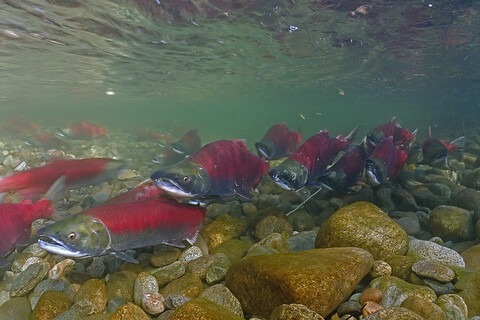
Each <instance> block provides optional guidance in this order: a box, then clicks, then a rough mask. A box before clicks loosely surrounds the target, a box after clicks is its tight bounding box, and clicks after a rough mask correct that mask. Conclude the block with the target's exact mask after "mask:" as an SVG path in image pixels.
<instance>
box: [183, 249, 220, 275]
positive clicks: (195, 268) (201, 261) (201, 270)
mask: <svg viewBox="0 0 480 320" xmlns="http://www.w3.org/2000/svg"><path fill="white" fill-rule="evenodd" d="M222 255H223V254H222ZM217 258H218V255H216V254H210V255H208V256H202V257H200V258H197V259H195V260H193V261H189V262H188V263H186V264H185V269H186V272H188V273H192V274H194V275H196V276H197V277H199V278H200V279H202V280H205V276H206V274H207V269H208V267H209V266H210V265H211V264H212V263H213V262H214V261H215V260H216V259H217Z"/></svg>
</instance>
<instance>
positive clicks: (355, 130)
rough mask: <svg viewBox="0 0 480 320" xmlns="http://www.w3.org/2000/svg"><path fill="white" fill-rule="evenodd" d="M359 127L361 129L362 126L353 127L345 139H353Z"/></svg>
mask: <svg viewBox="0 0 480 320" xmlns="http://www.w3.org/2000/svg"><path fill="white" fill-rule="evenodd" d="M359 129H360V126H356V127H355V128H353V130H352V131H351V132H350V133H349V134H348V135H347V136H346V137H345V140H348V141H353V139H355V136H356V135H357V133H358V130H359Z"/></svg>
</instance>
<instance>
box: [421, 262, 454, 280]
mask: <svg viewBox="0 0 480 320" xmlns="http://www.w3.org/2000/svg"><path fill="white" fill-rule="evenodd" d="M412 271H413V272H415V273H416V274H417V275H418V276H421V277H426V278H430V279H434V280H436V281H439V282H449V281H452V280H453V278H455V272H454V271H453V270H452V269H450V268H449V267H447V266H444V265H443V264H441V263H440V262H438V261H435V260H421V261H418V262H415V263H414V264H413V265H412Z"/></svg>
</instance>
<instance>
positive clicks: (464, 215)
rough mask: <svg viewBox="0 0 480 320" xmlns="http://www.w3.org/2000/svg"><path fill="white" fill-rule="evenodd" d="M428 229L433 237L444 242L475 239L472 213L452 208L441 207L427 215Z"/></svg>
mask: <svg viewBox="0 0 480 320" xmlns="http://www.w3.org/2000/svg"><path fill="white" fill-rule="evenodd" d="M429 222H430V228H431V230H432V234H433V235H434V236H438V237H440V238H442V239H443V240H444V241H449V240H451V241H466V240H474V239H475V224H474V221H473V213H472V212H470V211H468V210H465V209H462V208H459V207H454V206H446V205H441V206H438V207H436V208H435V209H433V210H432V212H431V213H430V215H429Z"/></svg>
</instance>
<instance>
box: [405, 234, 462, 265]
mask: <svg viewBox="0 0 480 320" xmlns="http://www.w3.org/2000/svg"><path fill="white" fill-rule="evenodd" d="M408 255H412V256H415V257H420V258H423V259H425V260H436V261H439V262H440V263H442V264H445V265H447V266H451V267H459V268H465V261H463V258H462V256H461V255H460V254H459V253H457V252H456V251H454V250H452V249H449V248H447V247H444V246H442V245H439V244H437V243H434V242H431V241H425V240H418V239H414V238H411V239H410V242H409V244H408Z"/></svg>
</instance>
